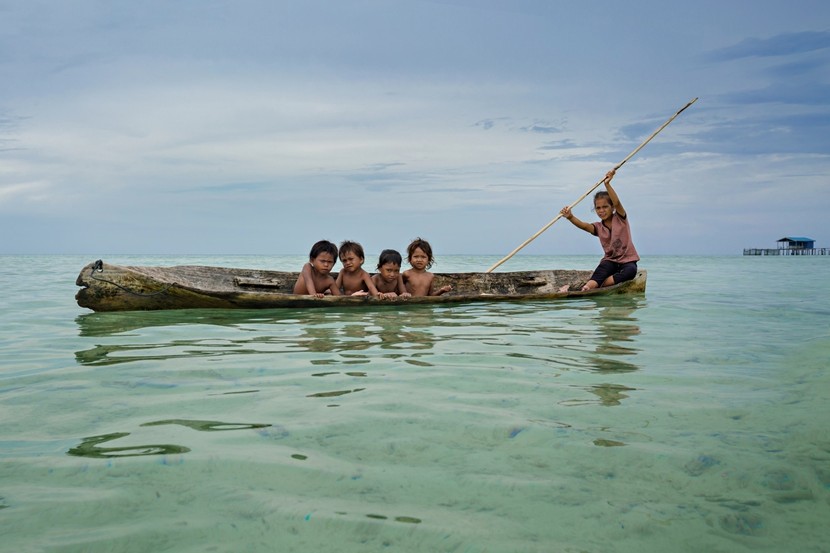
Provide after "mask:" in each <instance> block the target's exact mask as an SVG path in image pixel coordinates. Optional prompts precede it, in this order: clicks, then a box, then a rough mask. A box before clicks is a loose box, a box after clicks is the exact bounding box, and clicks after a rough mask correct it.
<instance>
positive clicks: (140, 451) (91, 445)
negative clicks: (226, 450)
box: [66, 419, 271, 459]
mask: <svg viewBox="0 0 830 553" xmlns="http://www.w3.org/2000/svg"><path fill="white" fill-rule="evenodd" d="M168 424H177V425H181V426H186V427H188V428H192V429H193V430H198V431H200V432H219V431H226V430H250V429H255V428H267V427H269V426H271V425H270V424H248V423H235V422H220V421H204V420H188V419H168V420H162V421H154V422H146V423H144V424H142V425H141V426H163V425H168ZM129 435H130V433H129V432H112V433H110V434H102V435H100V436H89V437H87V438H84V439H83V440H81V443H80V444H79V445H77V446H76V447H73V448H71V449H70V450H69V451H67V452H66V453H67V455H72V456H74V457H91V458H95V459H107V458H113V457H140V456H144V455H175V454H182V453H187V452H189V451H190V448H189V447H185V446H182V445H175V444H152V445H134V446H124V447H101V444H104V443H107V442H111V441H114V440H118V439H121V438H124V437H126V436H129Z"/></svg>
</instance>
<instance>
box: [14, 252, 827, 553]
mask: <svg viewBox="0 0 830 553" xmlns="http://www.w3.org/2000/svg"><path fill="white" fill-rule="evenodd" d="M0 259H2V260H3V263H2V266H1V267H0V285H2V290H3V294H2V296H0V308H2V318H1V319H0V417H2V418H1V419H0V420H2V426H0V533H2V544H3V545H2V549H3V550H4V551H15V552H29V551H31V552H34V551H85V552H87V551H91V552H96V551H102V552H103V551H108V552H109V551H137V552H138V551H141V552H144V551H176V552H188V551H194V552H195V551H219V552H224V551H227V552H237V551H342V552H352V551H353V552H373V551H435V552H439V551H453V552H485V551H488V552H501V551H505V552H507V551H522V552H524V551H528V552H551V551H571V552H578V551H579V552H597V553H599V552H608V551H615V552H616V551H621V552H628V551H631V552H637V553H641V552H643V551H712V552H734V551H758V550H763V551H799V552H807V551H828V548H830V544H828V536H830V535H828V533H827V529H826V525H827V521H828V520H830V432H829V431H828V423H829V422H830V404H828V394H829V393H830V376H829V373H828V371H827V368H828V360H830V278H828V277H830V258H826V257H825V258H821V257H817V258H744V257H741V256H735V257H652V258H647V259H644V260H643V262H642V263H641V266H643V267H644V268H646V269H648V271H649V282H648V291H647V293H646V294H645V295H639V296H632V297H622V296H617V297H602V298H596V299H577V300H569V301H560V302H553V303H543V302H538V303H537V302H534V303H515V304H511V303H492V304H476V305H469V306H455V305H454V306H451V307H441V306H433V307H420V306H412V307H405V306H398V305H390V306H386V307H382V308H375V309H343V310H333V311H328V310H305V311H304V310H268V311H221V310H189V311H171V312H147V313H143V312H133V313H108V314H107V313H102V314H96V313H92V312H90V311H88V310H86V309H81V308H79V307H78V306H77V305H76V304H75V302H74V294H75V291H76V287H75V285H74V281H75V277H76V276H77V274H78V272H79V271H80V269H81V267H83V265H84V264H86V263H88V262H89V261H92V260H93V259H92V258H86V257H73V256H62V257H61V256H52V257H25V256H19V257H18V256H14V257H12V256H7V257H3V258H0ZM497 259H498V258H497V257H494V258H489V257H465V256H449V257H445V258H442V259H440V260H439V265H438V266H437V267H436V270H445V271H456V270H459V271H480V270H483V269H485V268H486V267H489V266H490V265H491V264H492V263H493V262H494V261H496V260H497ZM105 261H108V262H111V263H117V264H154V265H174V264H194V263H202V264H210V265H225V266H238V267H258V268H274V269H286V270H296V269H297V268H298V267H299V266H300V265H301V264H302V261H303V260H302V258H298V257H274V258H266V257H233V256H228V257H202V258H196V257H180V258H173V257H136V256H119V257H111V258H108V259H105ZM596 261H597V259H596V257H593V256H587V257H530V256H528V257H517V258H514V259H513V260H511V261H510V262H509V263H508V264H506V265H505V266H503V267H502V268H500V269H499V270H521V269H538V268H592V267H593V266H594V265H595V264H596Z"/></svg>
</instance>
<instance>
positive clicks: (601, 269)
mask: <svg viewBox="0 0 830 553" xmlns="http://www.w3.org/2000/svg"><path fill="white" fill-rule="evenodd" d="M615 172H616V171H614V170H611V171H608V173H606V175H605V181H604V184H605V190H607V192H605V191H601V192H597V193H596V195H594V211H596V213H597V215H598V216H599V218H600V221H599V222H595V223H586V222H584V221H581V220H579V219H578V218H577V217H575V216H574V214H573V213H571V208H570V207H568V206H565V207H563V208H562V211H561V213H562V216H563V217H565V218H566V219H567V220H568V221H570V222H571V223H573V224H574V226H577V227H579V228H581V229H582V230H584V231H585V232H590V233H591V234H593V235H594V236H597V237H599V242H600V244H601V245H602V249H603V250H604V252H605V256H604V257H603V258H602V260H601V261H600V262H599V266H597V268H596V269H595V270H594V273H593V274H592V275H591V278H590V279H589V280H588V283H587V284H585V286H583V287H582V291H583V292H585V291H586V290H593V289H594V288H597V287H599V286H611V285H612V284H619V283H620V282H625V281H626V280H631V279H633V278H634V277H635V276H636V275H637V262H638V261H639V260H640V256H639V255H637V250H636V249H635V248H634V242H632V241H631V230H630V228H629V226H628V216H627V213H626V211H625V208H624V207H623V206H622V203H621V202H620V198H619V196H617V193H616V192H615V191H614V188H613V187H612V186H611V179H613V178H614V174H615Z"/></svg>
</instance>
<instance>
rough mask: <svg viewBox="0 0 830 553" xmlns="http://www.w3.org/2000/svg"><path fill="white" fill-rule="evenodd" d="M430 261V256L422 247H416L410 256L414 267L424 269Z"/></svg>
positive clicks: (410, 261)
mask: <svg viewBox="0 0 830 553" xmlns="http://www.w3.org/2000/svg"><path fill="white" fill-rule="evenodd" d="M428 263H429V256H428V255H427V254H426V253H425V252H424V250H422V249H421V248H415V250H413V252H412V255H410V256H409V264H410V265H412V268H413V269H417V270H419V271H423V270H424V269H426V268H427V264H428Z"/></svg>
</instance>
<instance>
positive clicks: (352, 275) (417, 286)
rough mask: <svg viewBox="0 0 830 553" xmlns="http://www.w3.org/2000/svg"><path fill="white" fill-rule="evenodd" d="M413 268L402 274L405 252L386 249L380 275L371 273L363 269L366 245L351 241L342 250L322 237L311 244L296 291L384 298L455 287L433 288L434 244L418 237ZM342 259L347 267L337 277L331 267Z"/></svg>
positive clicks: (410, 253) (428, 293)
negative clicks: (430, 269)
mask: <svg viewBox="0 0 830 553" xmlns="http://www.w3.org/2000/svg"><path fill="white" fill-rule="evenodd" d="M407 254H408V260H409V264H410V265H411V267H412V268H411V269H408V270H406V271H404V272H403V273H401V262H402V258H401V254H400V253H398V252H397V251H395V250H383V251H382V252H381V254H380V258H379V260H378V265H377V270H378V272H377V274H375V275H374V276H371V275H370V274H369V273H368V272H366V270H365V269H363V262H364V261H365V258H366V256H365V255H364V253H363V246H361V245H360V244H358V243H357V242H352V241H350V240H346V241H344V242H343V243H342V244H340V248H339V249H338V247H337V246H335V245H334V244H333V243H332V242H329V241H328V240H320V241H319V242H317V243H315V244H314V246H312V247H311V252H310V253H309V254H308V263H306V264H305V265H303V268H302V271H300V276H299V277H298V278H297V282H296V283H295V284H294V293H295V294H302V295H309V296H315V297H318V298H322V297H324V296H325V295H326V293H329V294H331V295H332V296H341V295H347V296H366V295H369V296H373V297H377V298H380V299H395V298H399V297H400V298H408V297H411V296H440V295H441V294H445V293H447V292H449V291H451V290H452V286H443V287H441V288H439V289H437V290H436V289H434V288H433V280H434V276H435V275H433V274H432V273H430V272H429V271H428V270H427V269H429V268H430V267H431V266H432V265H433V263H435V258H434V257H433V255H432V246H430V245H429V242H427V241H426V240H424V239H422V238H416V239H415V240H413V241H412V243H411V244H409V247H408V248H407ZM337 258H339V259H340V262H341V263H342V264H343V269H342V270H341V271H340V273H339V274H338V275H337V278H336V279H335V278H334V277H333V276H332V274H331V270H332V268H333V267H334V263H335V259H337Z"/></svg>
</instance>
